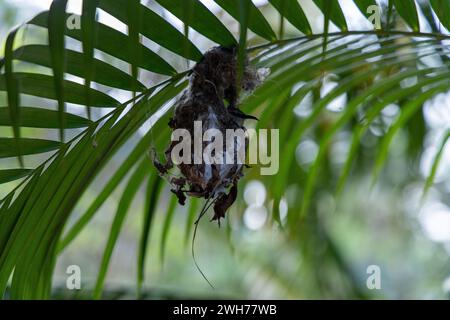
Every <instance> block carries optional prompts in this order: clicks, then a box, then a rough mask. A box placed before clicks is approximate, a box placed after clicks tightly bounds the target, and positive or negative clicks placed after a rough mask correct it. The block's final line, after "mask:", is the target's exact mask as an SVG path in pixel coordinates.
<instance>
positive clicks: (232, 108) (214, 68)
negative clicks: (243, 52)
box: [154, 47, 267, 223]
mask: <svg viewBox="0 0 450 320" xmlns="http://www.w3.org/2000/svg"><path fill="white" fill-rule="evenodd" d="M238 67H239V63H238V55H237V49H236V48H224V47H214V48H212V49H210V50H209V51H207V52H206V53H205V55H204V56H203V58H202V60H201V61H200V62H198V63H197V64H196V65H195V67H194V68H193V69H192V71H191V73H190V84H189V87H188V88H187V89H186V90H185V91H184V93H183V94H182V96H181V98H180V99H179V101H178V102H177V104H176V107H175V114H174V116H173V118H171V119H170V122H169V126H170V128H171V129H172V130H173V131H175V130H177V129H184V130H185V131H184V132H188V133H189V135H190V137H194V138H191V145H190V148H189V149H188V150H189V151H190V154H187V155H186V154H183V155H182V156H183V158H184V159H189V160H190V161H187V162H188V163H186V162H183V163H177V164H174V162H173V160H172V157H171V155H172V151H173V150H174V147H175V146H176V145H177V144H178V143H179V142H178V141H172V143H171V144H170V146H169V148H168V149H167V151H166V152H165V157H166V162H165V163H164V164H163V163H161V162H159V160H158V159H157V157H155V158H154V165H155V167H156V168H157V169H158V171H159V172H160V174H161V175H163V176H164V177H168V179H169V181H170V183H171V185H172V192H173V193H175V194H176V196H177V197H178V200H179V203H180V204H181V205H184V204H185V201H186V197H187V196H192V197H199V198H205V199H207V203H206V204H205V207H204V210H202V212H203V214H204V213H205V212H206V210H207V209H208V208H209V207H210V206H211V205H213V204H214V217H213V219H212V220H217V221H218V222H219V223H220V219H221V218H223V217H225V212H226V211H227V210H228V209H229V208H230V207H231V206H232V205H233V203H234V202H235V200H236V197H237V184H238V181H239V179H240V178H241V177H242V176H243V175H244V172H243V170H244V167H245V163H244V162H245V161H244V162H242V161H237V160H238V157H239V156H240V155H242V154H241V153H240V152H242V150H244V154H245V153H246V147H247V144H248V143H247V142H248V141H247V138H245V139H244V141H240V140H239V139H237V141H235V140H234V138H233V142H232V143H231V144H230V143H228V142H227V143H225V144H224V143H222V145H223V147H222V149H221V150H217V149H216V150H214V153H213V154H212V155H213V156H217V157H216V159H217V158H221V159H223V161H221V162H214V161H210V162H209V163H208V162H207V161H198V160H199V159H198V154H196V153H195V152H194V150H195V148H196V146H195V143H199V142H198V141H195V139H201V142H200V144H201V146H202V150H205V148H207V147H208V145H209V144H210V143H211V142H213V141H209V142H208V141H203V139H202V138H203V135H204V134H205V132H207V131H208V130H209V131H208V132H211V130H213V131H214V132H218V133H220V134H221V135H222V137H226V136H227V129H231V130H241V132H242V131H243V132H244V133H245V132H246V128H245V127H244V120H246V119H254V120H257V119H256V118H255V117H253V116H250V115H246V114H244V113H243V112H242V111H240V110H239V95H240V94H241V93H245V94H249V93H251V92H252V91H253V90H254V89H255V88H256V87H257V86H258V85H259V84H260V83H261V82H262V80H263V76H264V74H263V73H267V71H266V70H256V69H255V68H253V67H252V66H250V64H249V62H248V61H245V63H244V65H243V68H242V69H241V70H242V73H241V74H242V76H239V71H238V70H239V68H238ZM238 83H240V85H238ZM196 122H197V123H198V122H201V134H200V137H198V132H196V130H198V127H196V125H195V123H196ZM215 139H217V138H215ZM197 147H198V145H197ZM242 148H243V149H242ZM183 151H184V152H186V150H183ZM201 156H202V155H201ZM226 157H229V159H233V160H234V161H233V162H232V163H230V162H228V161H226V159H225V158H226ZM201 160H205V159H201ZM244 160H245V159H244ZM172 169H178V171H179V175H177V176H176V177H174V176H173V175H172V173H171V171H172ZM201 215H202V214H201Z"/></svg>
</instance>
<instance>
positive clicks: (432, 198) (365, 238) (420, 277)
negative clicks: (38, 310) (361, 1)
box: [0, 0, 450, 299]
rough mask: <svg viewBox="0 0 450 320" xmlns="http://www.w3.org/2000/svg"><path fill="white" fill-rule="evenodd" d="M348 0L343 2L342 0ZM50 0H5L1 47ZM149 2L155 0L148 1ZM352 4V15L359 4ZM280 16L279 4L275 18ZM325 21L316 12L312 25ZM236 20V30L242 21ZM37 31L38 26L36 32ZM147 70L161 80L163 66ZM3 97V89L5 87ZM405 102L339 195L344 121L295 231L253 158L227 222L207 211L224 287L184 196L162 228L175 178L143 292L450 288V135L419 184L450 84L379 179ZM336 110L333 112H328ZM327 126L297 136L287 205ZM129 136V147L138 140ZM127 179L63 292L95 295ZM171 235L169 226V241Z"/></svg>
mask: <svg viewBox="0 0 450 320" xmlns="http://www.w3.org/2000/svg"><path fill="white" fill-rule="evenodd" d="M78 2H79V1H70V5H71V6H72V9H73V10H75V11H77V10H79V3H78ZM341 2H342V3H345V0H344V1H341ZM49 3H50V1H41V0H39V1H28V0H20V1H19V0H9V1H7V0H0V35H1V37H0V39H2V45H1V46H2V48H3V43H4V39H5V37H6V35H7V31H8V30H9V29H10V28H11V27H13V26H14V25H15V24H17V23H20V22H23V21H24V20H26V19H28V18H31V17H32V16H33V15H34V14H36V13H38V12H40V11H41V10H44V9H47V8H48V6H49ZM149 3H150V5H152V3H151V1H150V2H149ZM206 3H208V1H206ZM256 3H258V4H259V5H260V6H261V7H262V10H264V6H266V5H267V3H266V1H263V0H262V1H257V2H256ZM209 5H210V4H209ZM348 10H349V12H350V13H348V14H350V15H351V14H352V11H351V10H352V8H348ZM217 14H222V15H223V19H224V20H223V21H225V22H224V23H225V24H226V25H227V26H229V25H233V24H236V23H235V22H234V21H233V20H231V19H230V18H229V17H228V16H227V15H225V14H223V13H221V12H218V13H217ZM227 19H228V20H229V21H227ZM277 19H278V18H277V17H276V16H275V15H274V19H273V20H274V21H273V23H274V24H276V23H277ZM313 20H314V19H313ZM352 23H354V24H357V23H359V22H358V19H356V18H355V19H354V20H352ZM320 25H321V24H320V23H319V22H318V23H317V26H315V27H316V28H319V27H320ZM230 29H231V30H235V31H236V32H237V31H238V25H236V26H235V28H230ZM287 32H289V26H288V29H287ZM27 36H30V35H27ZM33 36H36V37H38V36H39V35H38V34H36V35H33V34H31V37H33ZM195 36H196V35H194V39H195V41H196V42H195V43H197V44H199V47H200V48H202V49H207V48H208V47H210V46H211V44H210V43H209V42H208V41H207V40H205V39H204V38H202V37H201V36H197V38H195ZM2 50H3V49H2ZM171 63H172V65H175V66H176V65H181V64H183V61H182V60H180V61H171ZM149 77H153V78H154V79H152V80H153V81H157V78H156V77H157V76H155V75H149ZM0 98H1V99H3V100H4V99H5V97H4V96H0ZM30 99H31V98H30ZM312 99H313V97H307V98H305V99H304V100H303V101H302V102H301V105H299V107H298V110H299V111H298V114H297V115H295V116H297V117H300V118H301V117H302V113H301V111H302V110H305V109H306V110H307V108H308V106H311V104H312ZM2 103H4V101H2ZM334 103H335V106H334V107H333V108H335V109H336V110H339V108H340V107H341V106H342V105H343V104H345V97H343V98H342V99H340V100H339V101H335V102H334ZM398 110H399V106H397V105H392V106H390V107H389V108H386V109H385V110H384V112H383V117H381V118H380V119H379V121H378V123H376V124H374V125H372V126H371V128H370V131H369V132H368V133H367V134H366V135H365V136H364V140H363V148H362V150H361V152H360V154H359V159H358V170H356V171H355V173H354V174H353V175H352V177H351V179H350V180H349V182H348V183H347V187H346V189H345V191H344V192H343V194H342V195H341V196H340V197H339V198H336V197H335V196H334V191H333V188H331V187H329V186H330V184H329V183H327V182H328V181H331V180H335V179H336V178H337V177H338V169H339V168H340V167H341V166H342V164H343V162H344V160H345V155H346V152H347V151H348V147H349V143H350V135H349V133H348V132H347V133H346V132H343V133H342V134H340V135H339V136H337V138H336V139H335V140H334V142H333V144H332V146H331V150H330V153H329V156H328V158H327V160H326V161H327V164H326V166H325V167H326V168H327V170H326V172H324V173H323V177H322V180H321V181H320V184H319V186H318V188H317V189H316V191H315V195H314V199H313V205H312V206H311V212H310V213H309V214H308V217H307V219H306V220H305V221H304V223H303V225H302V226H301V227H299V228H298V235H296V236H295V237H294V236H292V234H290V233H288V232H286V230H284V229H283V228H282V227H280V226H278V224H277V223H275V222H273V221H272V218H271V208H272V204H271V202H272V199H270V197H269V196H268V192H267V190H268V189H270V188H271V185H270V184H267V183H266V181H264V179H261V177H259V175H258V170H256V169H255V170H252V169H249V170H248V172H247V174H246V177H245V179H244V180H243V181H241V184H240V191H241V192H240V194H239V201H238V204H236V205H235V206H234V207H233V208H232V209H231V210H230V212H229V213H228V217H227V219H226V220H225V221H224V222H223V224H222V227H221V228H218V226H217V224H215V223H210V222H209V221H208V220H209V219H206V218H205V219H203V220H202V221H201V223H200V225H199V230H198V234H197V239H196V243H195V248H196V256H197V260H198V263H199V265H200V267H201V268H202V270H203V272H205V274H206V275H207V277H208V279H209V280H210V281H211V282H212V283H213V285H214V286H215V290H212V289H211V288H210V287H209V286H208V284H207V283H206V281H204V279H202V277H201V275H200V273H199V272H198V271H197V269H196V267H195V265H194V262H193V260H192V257H191V250H190V246H191V237H190V233H189V232H191V231H192V230H187V226H190V224H189V223H187V221H188V212H187V209H186V208H183V207H179V206H178V205H177V207H176V209H175V212H174V216H173V219H172V224H171V227H170V228H169V229H168V233H167V234H166V235H164V236H163V226H164V224H165V223H166V213H167V211H168V207H169V206H170V204H171V201H172V200H171V199H172V197H171V196H170V193H169V192H168V187H166V189H165V190H164V195H163V196H162V197H161V201H160V203H159V206H158V210H157V213H156V216H155V220H154V223H153V230H152V233H151V237H150V245H149V255H148V262H147V270H146V282H145V287H144V293H145V294H144V296H143V298H157V299H158V298H250V299H299V298H300V299H301V298H338V299H340V298H394V299H397V298H400V299H410V298H417V299H430V298H437V299H446V298H449V297H450V259H449V255H450V200H449V199H450V197H449V195H450V179H449V178H450V170H449V169H450V165H449V164H450V147H447V148H446V149H445V151H444V158H443V161H441V166H440V168H439V171H438V175H437V177H436V183H435V185H434V186H433V188H432V189H431V191H430V193H429V195H428V197H427V198H426V199H425V200H424V201H423V202H422V203H421V196H422V189H423V185H424V178H425V177H426V176H427V174H428V173H429V170H430V166H431V162H432V158H433V156H434V154H435V153H436V150H437V147H438V145H437V142H438V141H440V140H439V139H438V137H440V136H442V135H443V133H444V132H445V131H446V130H448V129H449V128H450V92H449V93H447V94H446V95H445V94H443V95H439V96H437V97H436V98H434V99H433V100H431V101H430V102H427V104H426V105H425V107H424V109H423V114H421V117H420V119H416V120H417V121H416V123H417V124H418V127H417V128H409V129H410V131H408V130H409V129H408V128H407V129H406V130H404V131H402V132H401V134H400V135H399V136H398V137H397V138H396V140H395V141H394V144H393V147H392V149H391V150H392V153H391V155H390V158H389V161H388V163H387V165H386V167H385V169H384V170H383V174H382V176H381V178H380V180H379V181H378V182H377V184H376V186H375V187H373V188H372V187H371V175H370V174H371V161H372V159H373V157H374V154H373V153H374V152H373V148H372V146H373V145H374V144H375V143H376V141H377V139H378V138H379V136H380V135H382V134H383V132H385V128H386V126H387V125H389V123H391V122H392V119H393V118H394V117H395V116H396V115H397V114H398ZM334 112H335V111H330V112H329V113H328V117H330V119H332V118H333V113H334ZM321 121H322V122H323V125H324V126H326V123H327V121H330V120H329V119H327V118H326V117H323V118H322V119H321ZM425 128H428V130H425ZM0 130H1V131H2V134H3V136H6V135H10V136H12V133H11V132H10V131H11V129H10V128H6V127H0ZM318 130H320V126H319V129H318ZM24 131H25V132H26V133H27V134H32V135H35V136H38V137H43V138H48V137H56V136H57V131H56V130H55V132H49V131H43V130H38V129H26V130H24ZM318 136H320V134H319V135H317V134H311V135H310V136H309V137H308V138H305V139H303V141H302V142H301V143H300V144H299V146H298V150H297V151H298V152H297V159H296V160H297V163H298V172H295V173H293V178H292V179H294V180H296V181H297V182H300V183H292V186H291V187H289V188H288V189H287V190H286V194H285V197H284V200H283V201H282V203H281V204H280V213H281V216H282V217H286V215H287V212H288V210H296V209H298V206H299V203H298V200H299V198H301V197H299V194H301V192H302V190H301V188H300V187H299V185H300V186H301V181H302V179H303V180H304V179H305V172H306V170H308V167H309V165H310V164H311V163H312V161H313V160H314V158H315V155H316V153H317V150H318V145H317V141H318ZM126 148H131V145H130V146H126ZM125 151H126V150H123V151H122V152H119V154H118V155H117V156H116V157H114V159H113V160H112V161H111V162H110V164H109V165H108V168H107V170H104V172H102V173H101V175H100V176H99V177H98V178H97V179H96V180H95V182H94V184H93V185H92V186H91V187H90V188H91V190H90V191H91V192H88V193H87V194H85V195H84V196H83V198H82V200H81V202H80V203H79V204H78V206H77V208H76V209H75V212H74V214H73V215H72V218H71V219H72V221H73V222H75V221H76V220H77V218H78V217H79V215H80V214H82V213H83V212H84V211H85V210H86V209H87V208H88V206H89V205H90V203H91V202H92V200H93V198H94V197H95V196H96V194H97V190H98V189H100V187H101V186H103V185H104V184H105V181H107V179H108V177H110V175H111V172H113V171H114V169H115V168H117V166H118V165H119V164H120V163H121V161H122V160H123V158H124V155H126V152H125ZM8 161H9V162H11V163H12V162H13V161H16V160H15V159H8V160H2V162H1V163H0V165H1V166H8ZM281 161H283V158H282V155H281ZM12 186H14V183H10V184H5V185H1V186H0V195H2V197H3V195H4V194H6V193H7V191H8V190H10V189H11V187H12ZM122 188H123V185H122ZM121 190H122V189H121V188H118V190H116V192H115V193H114V195H113V196H112V197H111V198H110V199H109V200H108V201H107V202H106V204H105V205H104V206H103V207H102V208H101V210H100V212H99V213H98V214H97V215H96V217H95V218H94V220H93V221H92V222H91V223H90V225H89V226H88V228H86V229H85V230H84V231H83V232H82V234H81V235H80V236H79V237H78V238H77V239H76V240H75V241H74V242H73V243H72V244H71V245H70V247H69V248H68V249H67V250H66V251H65V252H64V253H63V254H62V255H61V257H60V258H59V260H58V263H57V269H56V273H55V276H54V287H55V290H54V297H55V298H87V297H89V295H90V292H91V290H92V287H93V284H94V283H95V278H96V276H97V271H98V266H99V263H100V261H101V257H102V253H103V249H104V245H105V242H106V238H107V235H108V231H109V227H110V224H111V221H112V218H113V215H114V212H115V209H116V206H117V201H118V199H119V198H120V195H121ZM148 196H149V195H148V194H145V190H144V189H143V190H141V191H140V193H139V195H138V196H137V197H136V199H135V201H134V202H133V206H132V210H131V213H130V214H129V215H128V218H127V221H126V224H125V226H124V228H123V231H122V233H121V235H120V238H119V241H118V244H117V247H116V249H115V250H114V255H113V259H112V262H111V265H110V270H109V272H108V277H107V283H106V288H105V297H106V298H119V299H132V298H135V295H136V293H135V292H136V288H135V279H136V268H137V267H136V251H137V247H138V241H139V238H138V236H137V235H138V234H139V232H140V230H141V224H142V211H143V210H144V209H143V207H144V203H145V199H146V198H147V197H148ZM199 204H200V205H201V202H199ZM187 207H188V206H187ZM283 223H284V222H283V221H282V224H283ZM163 237H167V238H166V240H165V244H166V246H165V249H164V251H163V252H162V250H163V249H162V248H163V247H162V246H161V239H162V238H163ZM162 257H164V259H162ZM69 265H79V266H80V267H81V270H82V289H81V290H80V291H70V290H67V289H66V286H65V282H66V279H67V274H66V268H67V267H68V266H69ZM370 265H377V266H379V267H380V268H381V289H380V290H369V289H368V288H367V286H366V280H367V278H368V276H369V274H367V268H368V267H369V266H370Z"/></svg>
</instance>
